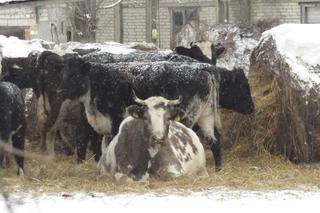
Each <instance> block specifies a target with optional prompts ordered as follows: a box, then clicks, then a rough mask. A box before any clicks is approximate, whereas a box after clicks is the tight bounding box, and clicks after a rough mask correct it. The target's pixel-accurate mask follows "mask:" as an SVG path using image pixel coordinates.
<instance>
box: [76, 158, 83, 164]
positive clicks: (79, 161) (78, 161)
mask: <svg viewBox="0 0 320 213" xmlns="http://www.w3.org/2000/svg"><path fill="white" fill-rule="evenodd" d="M84 161H85V160H82V159H77V164H83V163H84Z"/></svg>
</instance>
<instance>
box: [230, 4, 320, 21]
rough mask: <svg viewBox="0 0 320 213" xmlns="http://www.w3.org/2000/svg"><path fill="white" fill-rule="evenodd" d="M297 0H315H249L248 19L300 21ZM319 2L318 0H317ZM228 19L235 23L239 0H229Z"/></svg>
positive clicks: (238, 10)
mask: <svg viewBox="0 0 320 213" xmlns="http://www.w3.org/2000/svg"><path fill="white" fill-rule="evenodd" d="M299 2H316V1H315V0H281V1H270V0H254V1H253V0H251V5H250V21H251V22H253V23H254V22H257V21H260V20H270V19H277V20H279V22H280V23H300V16H301V15H300V6H299ZM318 2H319V1H318ZM229 9H230V11H229V21H230V22H231V23H236V22H237V21H238V20H239V17H240V9H239V0H229Z"/></svg>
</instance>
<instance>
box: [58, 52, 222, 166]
mask: <svg viewBox="0 0 320 213" xmlns="http://www.w3.org/2000/svg"><path fill="white" fill-rule="evenodd" d="M207 69H208V70H209V69H214V67H213V66H211V65H208V64H203V63H192V64H187V63H173V62H153V63H141V62H140V63H114V64H104V65H101V64H91V63H86V62H85V61H84V60H83V59H81V58H79V57H71V58H69V59H68V60H67V61H66V65H65V71H64V72H63V75H64V77H63V81H62V84H61V89H60V92H61V94H62V95H63V96H64V97H65V98H68V99H79V100H80V101H81V102H83V103H84V106H85V108H86V114H87V118H88V121H89V123H90V125H91V126H93V127H94V129H95V130H96V131H97V132H99V133H100V134H110V133H111V134H112V135H116V134H117V133H118V129H119V126H120V123H121V121H122V120H123V118H124V117H126V114H125V109H126V107H128V106H130V105H132V104H134V101H133V99H132V95H131V91H132V90H133V89H134V90H135V91H136V92H137V94H138V96H140V97H141V98H144V99H146V98H148V97H152V96H162V97H165V98H167V99H175V98H176V97H179V96H182V102H181V106H182V108H183V109H185V110H186V114H187V116H186V118H185V119H184V123H185V124H187V126H188V127H192V126H193V125H194V124H196V123H197V124H198V126H199V127H200V129H201V130H202V132H203V133H204V135H205V136H206V137H207V138H208V140H209V141H210V142H211V143H210V145H211V149H212V152H213V153H214V158H215V163H216V168H217V169H220V167H221V156H220V144H219V143H218V142H217V141H215V138H214V126H215V125H216V126H220V119H219V115H218V113H217V104H218V103H217V88H218V85H217V82H216V81H215V78H214V76H213V75H210V74H209V73H208V72H206V70H207Z"/></svg>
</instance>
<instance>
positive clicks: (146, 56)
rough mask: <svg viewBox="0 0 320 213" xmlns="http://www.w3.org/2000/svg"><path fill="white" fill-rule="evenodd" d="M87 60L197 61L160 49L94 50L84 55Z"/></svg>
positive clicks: (102, 61) (103, 61)
mask: <svg viewBox="0 0 320 213" xmlns="http://www.w3.org/2000/svg"><path fill="white" fill-rule="evenodd" d="M83 59H84V60H85V61H87V62H94V63H101V64H107V63H119V62H138V61H141V62H143V61H144V62H155V61H171V62H197V60H195V59H193V58H190V57H188V56H184V55H178V54H176V53H174V52H172V53H165V52H159V51H150V52H144V51H134V52H132V53H128V54H112V53H108V52H92V53H90V54H86V55H84V56H83Z"/></svg>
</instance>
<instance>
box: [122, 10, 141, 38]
mask: <svg viewBox="0 0 320 213" xmlns="http://www.w3.org/2000/svg"><path fill="white" fill-rule="evenodd" d="M125 6H128V7H125V8H123V13H122V14H123V42H136V41H137V42H141V41H145V40H146V38H145V37H146V8H145V5H144V4H135V5H132V4H131V5H125Z"/></svg>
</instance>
